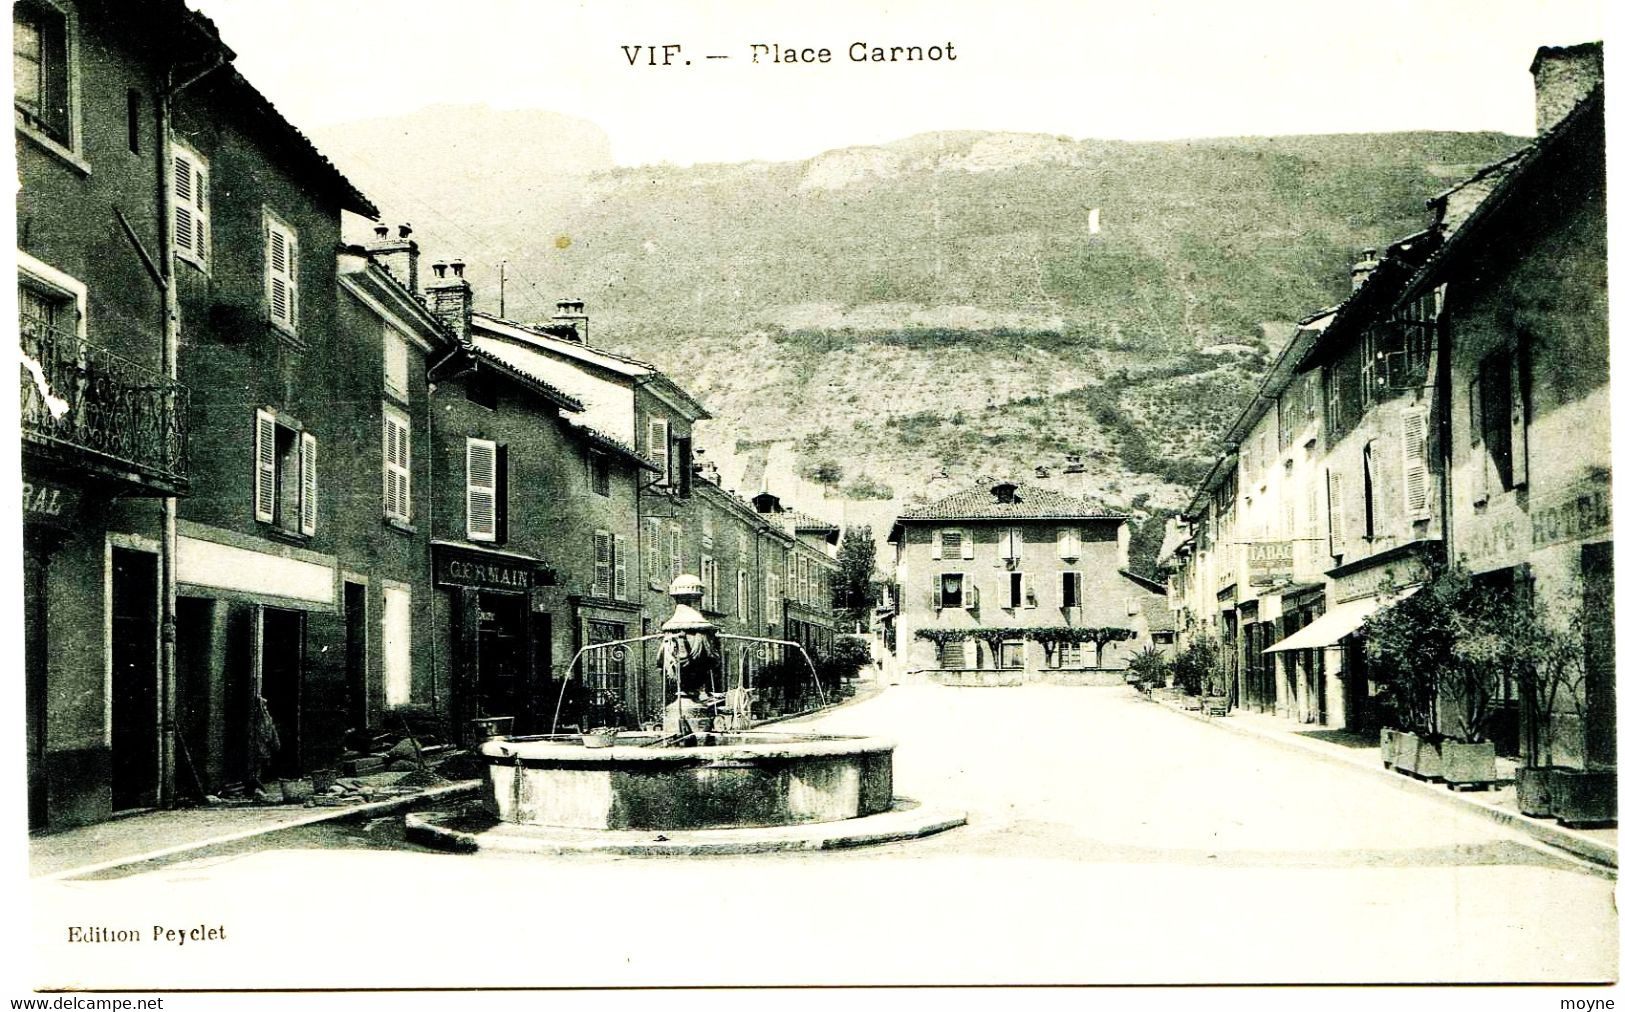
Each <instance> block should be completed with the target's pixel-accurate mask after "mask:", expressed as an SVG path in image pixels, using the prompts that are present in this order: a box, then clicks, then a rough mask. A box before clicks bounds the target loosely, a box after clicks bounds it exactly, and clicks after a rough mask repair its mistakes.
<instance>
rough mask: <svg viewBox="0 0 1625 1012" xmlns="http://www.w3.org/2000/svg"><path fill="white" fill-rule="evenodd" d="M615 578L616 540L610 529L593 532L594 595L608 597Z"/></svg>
mask: <svg viewBox="0 0 1625 1012" xmlns="http://www.w3.org/2000/svg"><path fill="white" fill-rule="evenodd" d="M614 580H615V542H614V540H613V539H612V538H611V537H610V536H609V532H608V531H593V532H592V596H593V597H608V596H609V592H610V588H611V585H612V584H613V583H614Z"/></svg>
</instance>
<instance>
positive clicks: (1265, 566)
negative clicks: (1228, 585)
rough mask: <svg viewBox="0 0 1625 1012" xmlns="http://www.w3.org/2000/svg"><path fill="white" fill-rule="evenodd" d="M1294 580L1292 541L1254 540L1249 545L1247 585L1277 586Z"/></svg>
mask: <svg viewBox="0 0 1625 1012" xmlns="http://www.w3.org/2000/svg"><path fill="white" fill-rule="evenodd" d="M1291 582H1292V542H1290V541H1254V542H1253V543H1252V544H1250V545H1248V546H1247V586H1249V587H1275V586H1279V585H1281V584H1286V583H1291Z"/></svg>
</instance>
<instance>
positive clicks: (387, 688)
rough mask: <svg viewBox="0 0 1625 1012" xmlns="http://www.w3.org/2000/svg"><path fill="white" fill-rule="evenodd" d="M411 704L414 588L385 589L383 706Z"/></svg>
mask: <svg viewBox="0 0 1625 1012" xmlns="http://www.w3.org/2000/svg"><path fill="white" fill-rule="evenodd" d="M411 701H412V588H411V587H406V586H397V585H393V584H386V585H385V586H384V704H385V705H387V706H404V705H405V704H407V703H409V702H411Z"/></svg>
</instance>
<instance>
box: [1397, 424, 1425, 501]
mask: <svg viewBox="0 0 1625 1012" xmlns="http://www.w3.org/2000/svg"><path fill="white" fill-rule="evenodd" d="M1400 437H1401V440H1402V444H1403V448H1404V472H1403V474H1402V478H1403V481H1404V496H1405V518H1406V519H1407V520H1412V521H1416V520H1426V519H1427V518H1428V516H1429V515H1430V509H1429V505H1428V499H1429V497H1430V489H1429V487H1428V486H1429V481H1428V416H1427V410H1426V409H1425V408H1412V409H1410V410H1408V411H1406V412H1405V413H1404V414H1403V415H1402V416H1401V417H1400Z"/></svg>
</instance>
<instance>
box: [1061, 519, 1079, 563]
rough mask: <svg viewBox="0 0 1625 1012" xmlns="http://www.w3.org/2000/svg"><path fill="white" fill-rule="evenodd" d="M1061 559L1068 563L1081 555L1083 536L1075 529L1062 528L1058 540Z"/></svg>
mask: <svg viewBox="0 0 1625 1012" xmlns="http://www.w3.org/2000/svg"><path fill="white" fill-rule="evenodd" d="M1059 542H1060V555H1061V558H1063V559H1066V560H1068V561H1072V560H1075V559H1077V558H1079V557H1081V556H1082V555H1083V536H1082V535H1081V534H1079V533H1078V529H1077V528H1076V527H1063V528H1061V534H1060V538H1059Z"/></svg>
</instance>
